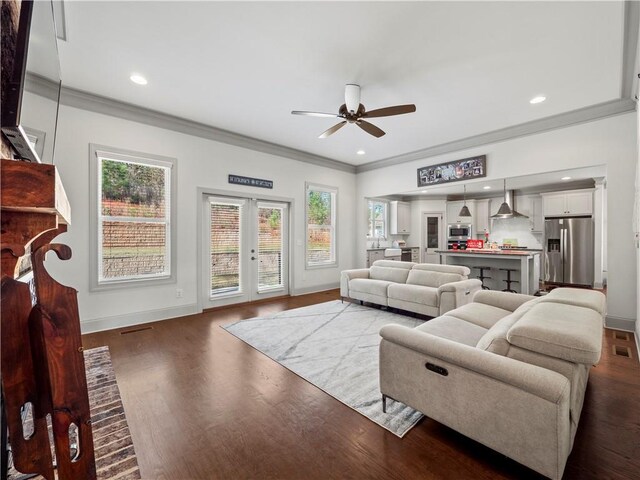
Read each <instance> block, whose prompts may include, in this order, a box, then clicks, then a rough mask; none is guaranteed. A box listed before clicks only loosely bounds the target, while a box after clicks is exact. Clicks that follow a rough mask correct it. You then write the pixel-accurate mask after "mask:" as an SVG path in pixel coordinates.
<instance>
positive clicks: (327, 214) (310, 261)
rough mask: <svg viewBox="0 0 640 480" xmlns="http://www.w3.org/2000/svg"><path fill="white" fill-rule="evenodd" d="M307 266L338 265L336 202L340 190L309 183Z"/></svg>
mask: <svg viewBox="0 0 640 480" xmlns="http://www.w3.org/2000/svg"><path fill="white" fill-rule="evenodd" d="M306 190H307V192H306V225H307V243H306V258H307V267H321V266H330V265H336V264H337V260H336V203H337V198H338V190H337V189H336V188H331V187H323V186H320V185H312V184H307V188H306Z"/></svg>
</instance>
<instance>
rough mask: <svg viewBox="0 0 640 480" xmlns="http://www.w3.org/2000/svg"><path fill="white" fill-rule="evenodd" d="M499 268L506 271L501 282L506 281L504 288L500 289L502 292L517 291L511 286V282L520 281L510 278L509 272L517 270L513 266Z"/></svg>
mask: <svg viewBox="0 0 640 480" xmlns="http://www.w3.org/2000/svg"><path fill="white" fill-rule="evenodd" d="M500 270H504V271H505V272H507V279H506V280H503V282H507V288H505V289H504V290H502V291H503V292H511V293H518V292H516V291H515V290H514V289H512V288H511V284H512V283H520V282H519V281H518V280H511V272H517V271H518V270H516V269H515V268H501V269H500Z"/></svg>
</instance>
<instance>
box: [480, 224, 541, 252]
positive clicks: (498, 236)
mask: <svg viewBox="0 0 640 480" xmlns="http://www.w3.org/2000/svg"><path fill="white" fill-rule="evenodd" d="M477 238H483V237H482V236H478V237H477ZM505 238H517V239H518V245H520V246H523V247H529V248H542V242H543V235H542V233H533V232H531V222H530V220H529V219H528V218H504V219H503V218H496V219H494V220H493V231H491V232H489V241H490V242H497V243H498V244H502V243H503V241H504V239H505Z"/></svg>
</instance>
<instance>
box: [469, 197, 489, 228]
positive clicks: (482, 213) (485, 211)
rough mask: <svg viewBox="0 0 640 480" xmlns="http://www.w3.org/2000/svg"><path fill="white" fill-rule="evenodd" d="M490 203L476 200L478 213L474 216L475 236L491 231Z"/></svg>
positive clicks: (487, 200)
mask: <svg viewBox="0 0 640 480" xmlns="http://www.w3.org/2000/svg"><path fill="white" fill-rule="evenodd" d="M489 202H490V200H489V199H485V200H476V202H475V207H476V209H475V210H476V211H475V214H474V216H473V219H474V220H475V226H474V229H473V232H474V234H475V235H484V232H490V231H491V228H490V223H489Z"/></svg>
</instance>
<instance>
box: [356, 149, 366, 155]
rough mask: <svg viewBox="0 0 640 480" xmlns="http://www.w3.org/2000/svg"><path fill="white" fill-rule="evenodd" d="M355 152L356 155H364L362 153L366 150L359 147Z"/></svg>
mask: <svg viewBox="0 0 640 480" xmlns="http://www.w3.org/2000/svg"><path fill="white" fill-rule="evenodd" d="M356 153H357V154H358V155H364V154H365V153H367V152H365V151H364V150H362V149H360V150H358V151H357V152H356Z"/></svg>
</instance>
